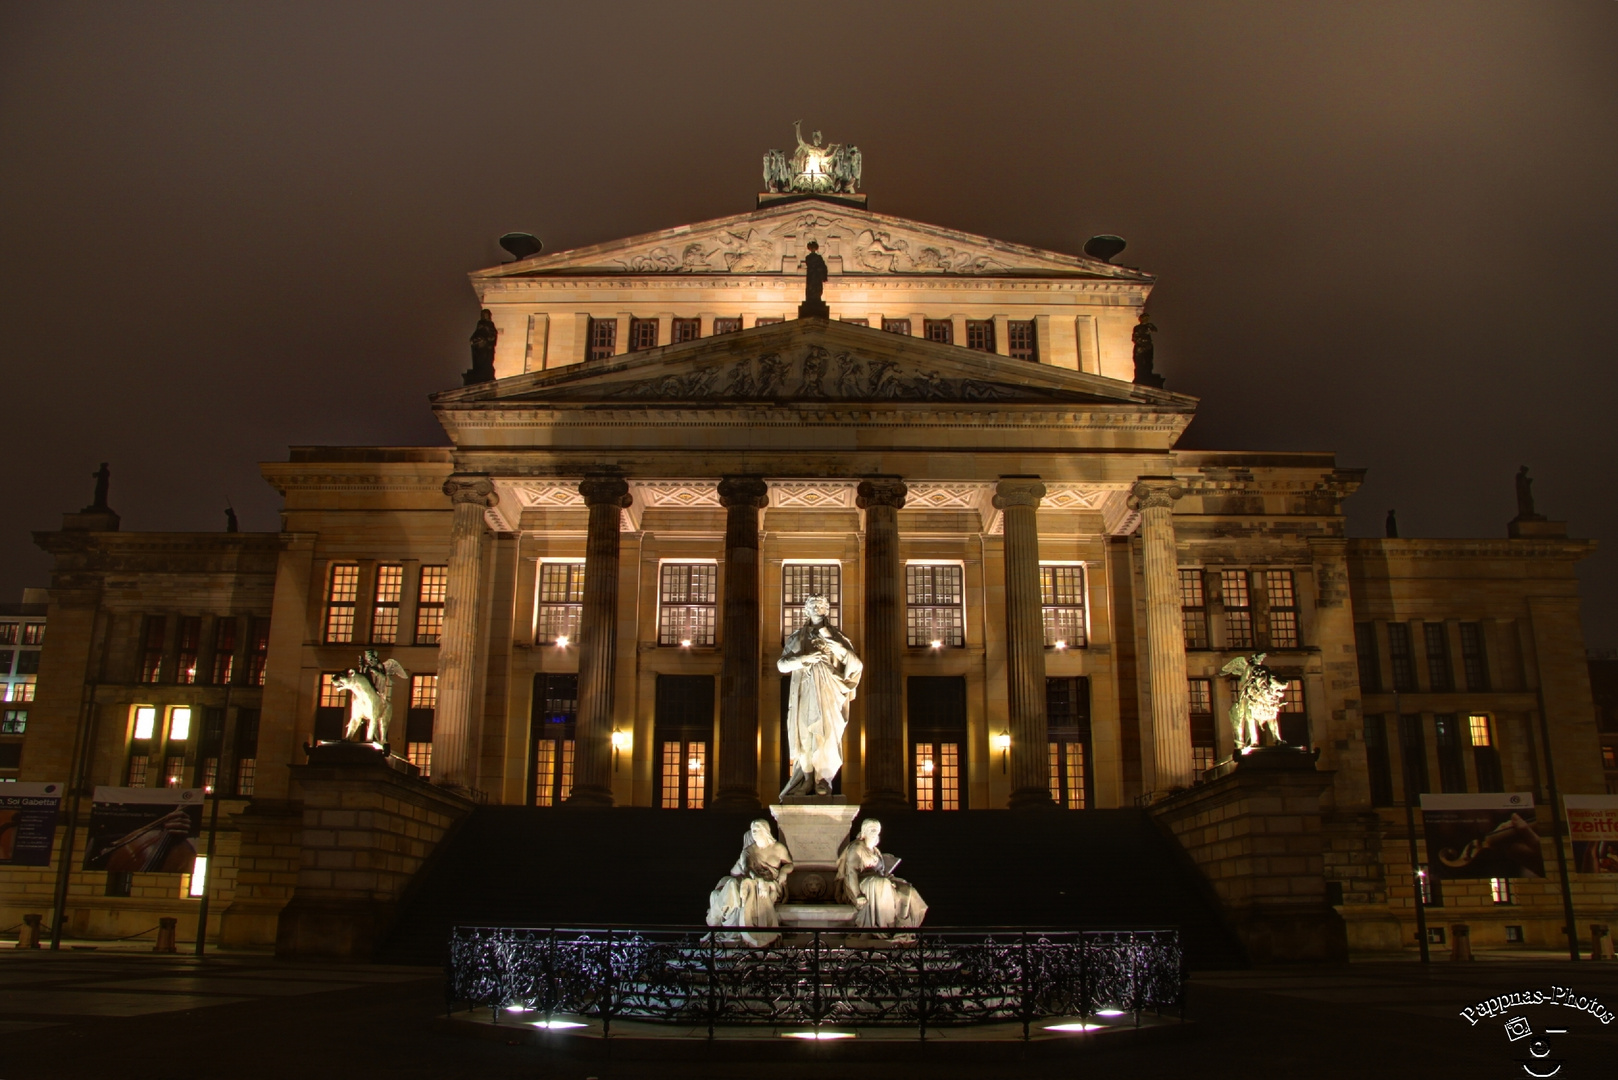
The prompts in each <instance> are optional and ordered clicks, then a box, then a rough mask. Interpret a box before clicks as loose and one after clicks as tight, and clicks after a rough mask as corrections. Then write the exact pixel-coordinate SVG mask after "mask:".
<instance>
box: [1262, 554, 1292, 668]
mask: <svg viewBox="0 0 1618 1080" xmlns="http://www.w3.org/2000/svg"><path fill="white" fill-rule="evenodd" d="M1264 595H1265V598H1266V599H1267V600H1268V602H1269V605H1270V648H1272V649H1296V648H1297V647H1298V592H1297V589H1296V587H1295V585H1294V582H1293V578H1292V571H1291V570H1266V571H1264Z"/></svg>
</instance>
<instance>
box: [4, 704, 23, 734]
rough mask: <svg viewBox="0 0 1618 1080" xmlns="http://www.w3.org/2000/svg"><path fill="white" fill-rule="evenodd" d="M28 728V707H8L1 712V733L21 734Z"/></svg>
mask: <svg viewBox="0 0 1618 1080" xmlns="http://www.w3.org/2000/svg"><path fill="white" fill-rule="evenodd" d="M27 730H28V710H27V709H7V710H6V711H5V712H3V713H0V735H21V734H23V733H25V732H26V731H27Z"/></svg>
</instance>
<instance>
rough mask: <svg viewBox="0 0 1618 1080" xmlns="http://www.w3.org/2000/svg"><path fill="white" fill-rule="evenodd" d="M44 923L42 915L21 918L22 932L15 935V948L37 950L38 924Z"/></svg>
mask: <svg viewBox="0 0 1618 1080" xmlns="http://www.w3.org/2000/svg"><path fill="white" fill-rule="evenodd" d="M44 921H45V916H43V915H24V916H23V917H22V930H21V931H19V932H18V934H17V948H19V949H37V948H39V934H40V930H39V924H40V923H42V922H44Z"/></svg>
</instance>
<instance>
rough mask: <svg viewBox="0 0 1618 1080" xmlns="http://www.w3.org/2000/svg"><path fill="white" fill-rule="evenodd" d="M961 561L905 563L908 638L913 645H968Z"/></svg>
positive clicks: (954, 646) (956, 646)
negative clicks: (951, 562)
mask: <svg viewBox="0 0 1618 1080" xmlns="http://www.w3.org/2000/svg"><path fill="white" fill-rule="evenodd" d="M963 576H964V575H963V571H962V568H961V566H960V565H959V564H933V563H908V564H906V566H905V628H906V642H907V644H909V645H910V646H911V647H913V648H914V647H922V648H926V647H937V646H934V645H933V643H934V642H938V643H940V644H941V645H945V646H948V647H950V648H952V649H958V648H963V647H964V646H965V645H966V629H965V622H966V620H965V614H964V611H963V607H962V605H963V603H964V600H965V595H966V589H965V586H964V584H963Z"/></svg>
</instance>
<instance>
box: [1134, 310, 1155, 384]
mask: <svg viewBox="0 0 1618 1080" xmlns="http://www.w3.org/2000/svg"><path fill="white" fill-rule="evenodd" d="M1156 332H1157V324H1156V323H1154V322H1153V321H1152V317H1151V316H1150V315H1148V314H1146V312H1145V311H1142V312H1141V313H1140V319H1139V320H1138V321H1137V322H1136V325H1135V331H1134V333H1133V334H1131V335H1130V336H1131V337H1132V338H1133V339H1134V342H1135V385H1137V386H1155V387H1158V388H1159V389H1161V388H1162V386H1163V376H1161V375H1159V374H1157V371H1156V369H1155V368H1154V366H1153V363H1154V360H1155V358H1156V356H1157V347H1156V346H1155V345H1153V344H1152V335H1153V334H1155V333H1156Z"/></svg>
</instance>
